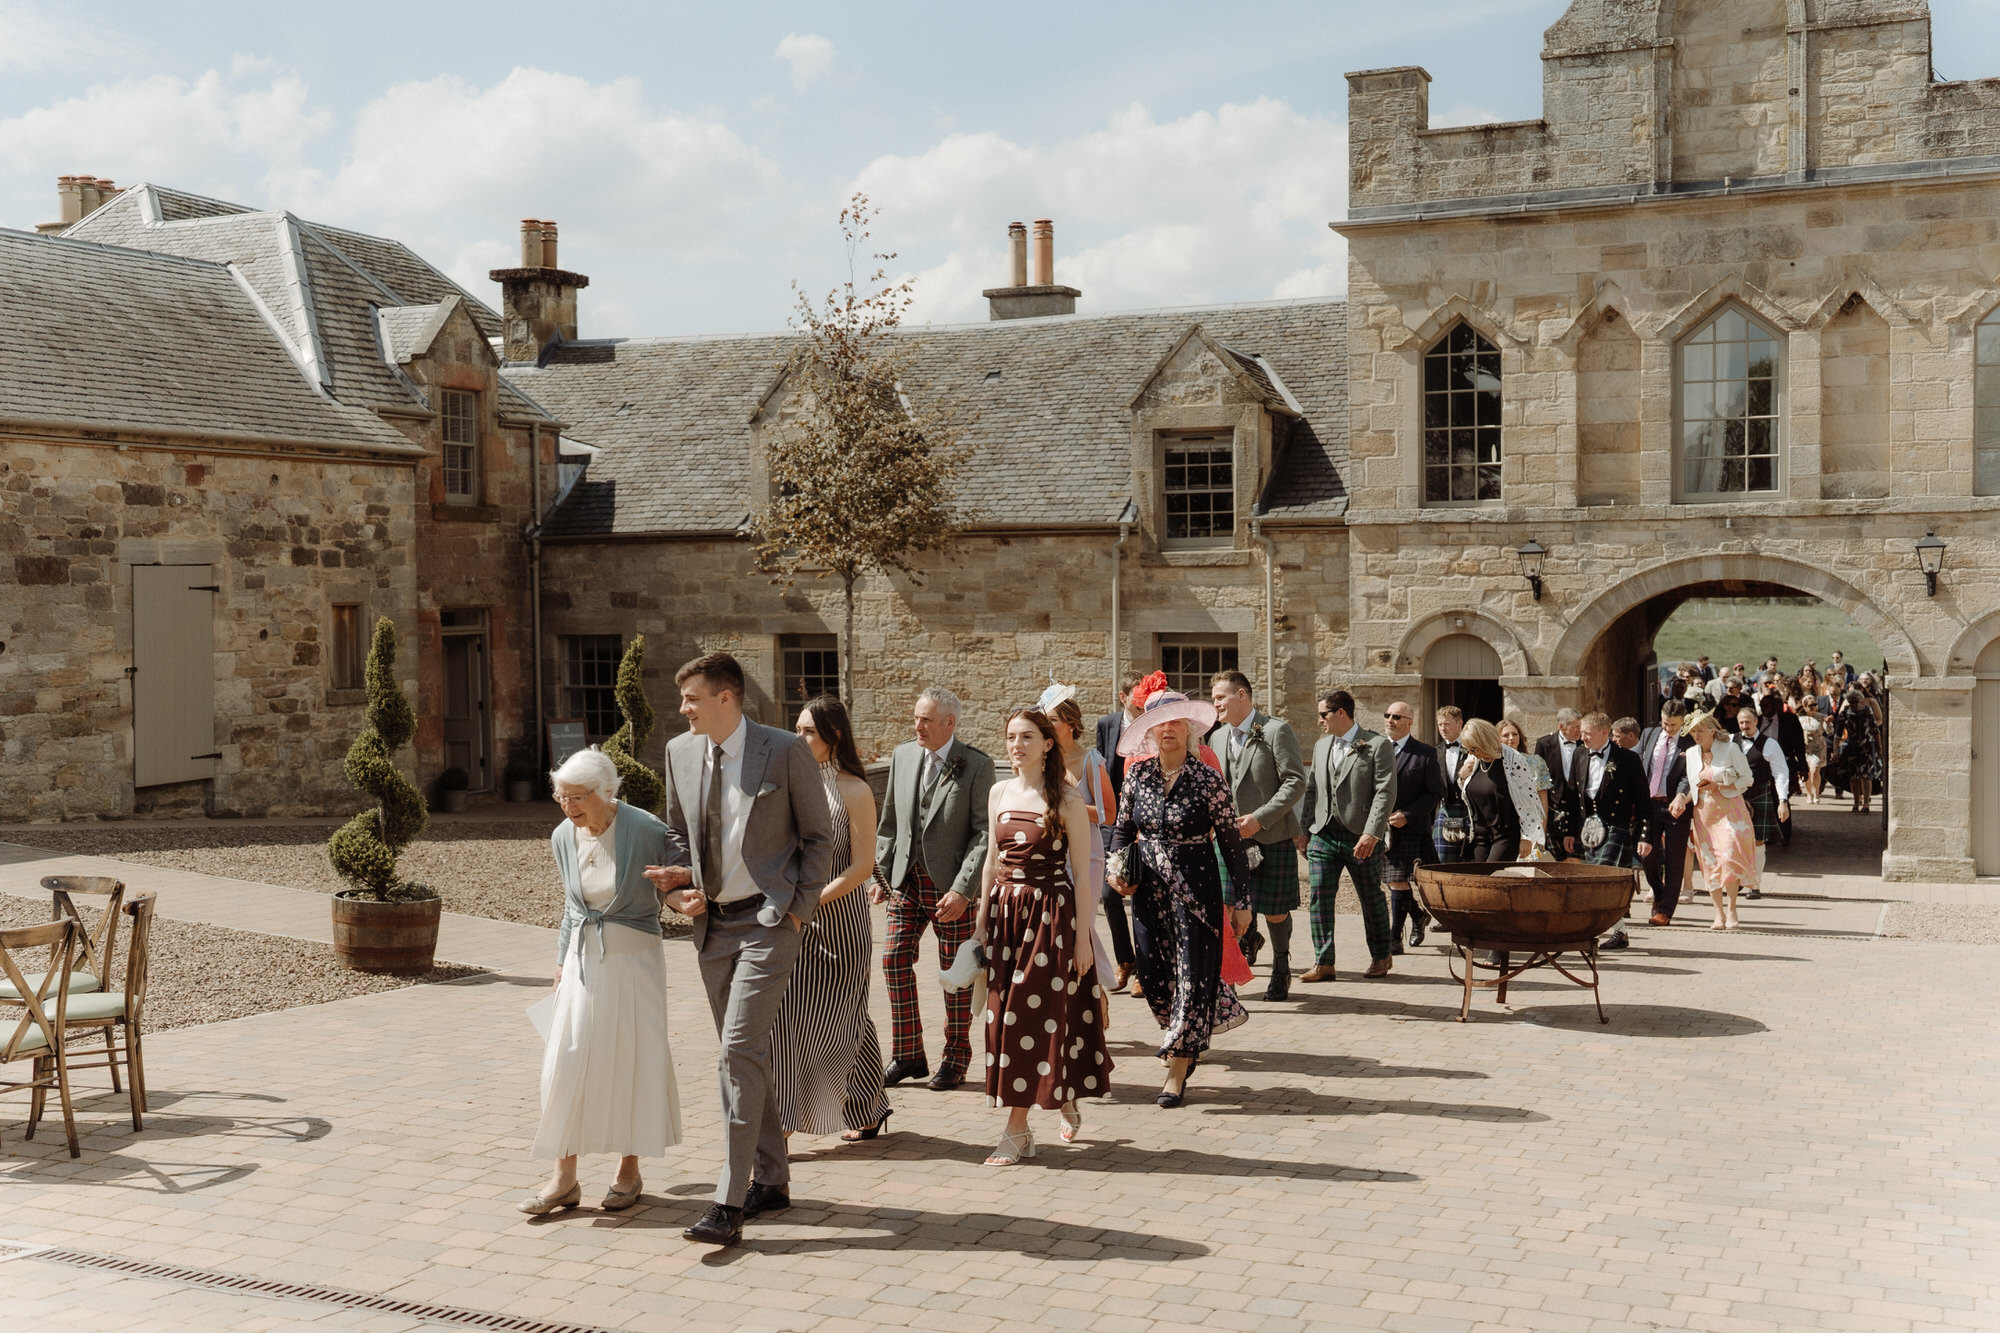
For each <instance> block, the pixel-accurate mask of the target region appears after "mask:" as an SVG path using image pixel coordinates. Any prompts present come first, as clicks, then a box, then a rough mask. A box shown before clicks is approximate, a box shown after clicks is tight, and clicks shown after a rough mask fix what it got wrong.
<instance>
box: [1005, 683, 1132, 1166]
mask: <svg viewBox="0 0 2000 1333" xmlns="http://www.w3.org/2000/svg"><path fill="white" fill-rule="evenodd" d="M1007 758H1008V761H1009V762H1010V763H1012V765H1013V767H1014V776H1013V778H1012V779H1011V780H1010V781H1007V782H1004V783H996V784H995V785H994V787H993V794H992V797H991V798H990V801H989V804H988V806H987V817H988V820H989V830H988V831H989V837H988V839H987V847H986V865H985V869H984V872H983V873H982V875H981V877H980V896H979V929H978V932H977V933H978V938H979V939H980V940H981V941H982V942H983V944H984V945H985V948H986V960H987V962H986V967H987V971H986V1095H987V1096H989V1097H991V1098H992V1099H993V1104H994V1105H995V1106H1004V1107H1006V1108H1007V1128H1006V1131H1005V1132H1004V1133H1003V1134H1002V1135H1001V1137H1000V1144H999V1146H998V1147H996V1148H995V1149H994V1150H993V1152H992V1155H991V1156H989V1157H987V1159H986V1164H987V1165H988V1166H1012V1165H1014V1164H1015V1163H1016V1162H1018V1161H1020V1160H1021V1159H1022V1158H1023V1157H1033V1156H1034V1155H1035V1135H1034V1131H1033V1130H1031V1129H1029V1128H1028V1109H1029V1108H1030V1107H1035V1106H1039V1107H1041V1108H1042V1109H1043V1110H1046V1111H1059V1112H1061V1114H1062V1121H1063V1123H1062V1138H1063V1141H1064V1142H1065V1143H1067V1142H1070V1141H1072V1140H1073V1139H1075V1137H1076V1135H1077V1133H1078V1131H1079V1130H1081V1129H1082V1127H1083V1117H1082V1116H1081V1115H1080V1114H1079V1113H1078V1111H1077V1109H1076V1103H1077V1100H1078V1099H1079V1098H1083V1097H1102V1096H1104V1095H1105V1093H1106V1092H1107V1091H1108V1090H1109V1088H1110V1081H1111V1056H1110V1055H1109V1054H1108V1053H1107V1052H1106V1050H1105V1045H1104V989H1103V987H1102V986H1100V985H1099V984H1098V981H1097V972H1096V968H1095V966H1094V960H1093V959H1092V957H1091V947H1090V917H1091V914H1092V912H1093V911H1095V909H1096V904H1095V903H1094V902H1092V901H1091V895H1090V894H1088V893H1078V892H1077V891H1076V885H1077V884H1079V883H1084V882H1088V868H1089V859H1090V851H1089V848H1090V839H1091V838H1092V837H1093V836H1095V835H1094V834H1093V832H1092V830H1091V827H1090V816H1089V815H1088V813H1087V812H1086V811H1085V809H1084V805H1083V800H1082V798H1081V797H1079V796H1078V795H1077V794H1076V792H1075V791H1073V790H1072V789H1071V788H1070V787H1069V785H1068V783H1067V782H1066V781H1065V780H1064V777H1063V763H1062V750H1061V749H1060V748H1059V747H1058V746H1057V744H1056V731H1055V724H1054V723H1052V722H1050V721H1049V719H1048V718H1047V717H1045V716H1043V715H1042V714H1041V713H1038V712H1035V711H1034V710H1033V709H1029V708H1023V709H1020V710H1018V711H1016V712H1015V713H1014V714H1013V715H1012V716H1010V717H1009V718H1008V719H1007Z"/></svg>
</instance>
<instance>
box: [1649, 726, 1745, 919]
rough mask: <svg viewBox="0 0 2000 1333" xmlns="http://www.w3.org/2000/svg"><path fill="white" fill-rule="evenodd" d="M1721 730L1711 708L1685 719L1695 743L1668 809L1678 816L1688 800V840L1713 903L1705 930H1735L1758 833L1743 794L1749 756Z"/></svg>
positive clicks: (1687, 752)
mask: <svg viewBox="0 0 2000 1333" xmlns="http://www.w3.org/2000/svg"><path fill="white" fill-rule="evenodd" d="M1721 731H1722V728H1721V726H1720V725H1719V724H1718V723H1717V722H1716V720H1715V715H1714V714H1713V713H1696V714H1695V715H1694V716H1693V717H1690V718H1689V719H1688V721H1687V733H1688V735H1689V736H1690V737H1691V738H1693V740H1694V744H1692V745H1690V746H1688V748H1687V750H1686V751H1685V755H1686V763H1687V777H1686V784H1687V791H1684V792H1682V793H1680V794H1679V795H1678V796H1676V797H1674V803H1673V805H1672V806H1671V807H1670V809H1671V811H1672V813H1673V816H1674V818H1676V819H1678V818H1680V816H1681V814H1682V813H1683V812H1684V811H1685V810H1687V808H1688V806H1689V804H1690V799H1692V804H1693V806H1694V820H1693V823H1692V825H1691V827H1690V830H1689V834H1690V836H1689V838H1688V842H1689V845H1690V846H1692V847H1693V848H1694V854H1695V860H1696V861H1697V862H1698V863H1699V864H1700V866H1701V873H1702V878H1703V879H1705V880H1707V881H1708V896H1709V898H1710V899H1711V900H1712V901H1713V902H1714V903H1715V920H1714V922H1713V923H1711V925H1710V926H1709V929H1711V930H1734V929H1736V927H1737V924H1738V923H1737V920H1736V893H1737V890H1739V889H1746V888H1754V887H1756V885H1757V838H1756V833H1755V830H1754V829H1753V827H1752V825H1751V822H1750V807H1749V805H1748V804H1746V803H1745V801H1744V799H1743V793H1744V792H1746V791H1748V790H1749V789H1750V784H1751V782H1752V781H1753V780H1754V779H1753V777H1752V775H1751V772H1750V761H1749V760H1748V759H1745V758H1744V757H1743V752H1742V751H1741V750H1739V749H1737V748H1736V746H1735V745H1734V744H1732V743H1731V742H1729V741H1727V740H1725V739H1723V738H1722V735H1721ZM1690 792H1691V793H1693V796H1692V798H1690V796H1689V793H1690Z"/></svg>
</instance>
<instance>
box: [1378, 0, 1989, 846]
mask: <svg viewBox="0 0 2000 1333" xmlns="http://www.w3.org/2000/svg"><path fill="white" fill-rule="evenodd" d="M1543 70H1544V78H1545V81H1546V91H1545V95H1544V109H1543V116H1542V118H1541V119H1538V120H1533V121H1525V122H1517V123H1512V124H1503V125H1481V126H1469V127H1464V128H1449V129H1433V128H1431V127H1430V125H1429V122H1428V115H1427V97H1428V85H1429V82H1430V77H1429V75H1427V74H1426V73H1425V72H1424V71H1423V70H1422V69H1419V68H1416V67H1403V68H1397V69H1383V70H1369V71H1365V72H1362V73H1357V74H1351V75H1349V76H1348V86H1349V107H1350V117H1351V125H1352V129H1351V140H1350V143H1351V161H1350V181H1351V196H1350V205H1351V207H1350V214H1349V217H1348V219H1347V220H1346V221H1345V222H1344V223H1341V224H1339V225H1338V230H1339V231H1340V232H1341V234H1342V235H1344V236H1345V237H1346V238H1347V240H1348V243H1349V300H1350V306H1349V310H1348V356H1349V367H1350V370H1349V391H1348V392H1349V400H1350V402H1351V404H1352V405H1353V406H1352V419H1351V425H1352V429H1351V432H1350V436H1349V453H1350V457H1351V463H1350V466H1349V470H1348V472H1347V474H1346V476H1347V484H1348V489H1349V503H1348V512H1347V514H1346V525H1347V531H1348V536H1349V541H1350V543H1351V551H1350V556H1349V561H1350V583H1349V587H1350V602H1349V616H1350V624H1349V638H1348V642H1347V645H1346V654H1345V660H1344V661H1343V662H1342V663H1341V667H1342V674H1344V675H1345V676H1346V677H1347V678H1348V679H1350V680H1351V681H1353V682H1354V683H1355V685H1356V686H1357V688H1358V692H1359V693H1360V694H1361V695H1362V696H1363V697H1364V698H1365V699H1367V700H1369V701H1370V702H1372V703H1375V704H1379V703H1381V702H1384V701H1386V700H1387V699H1388V698H1389V697H1391V696H1392V695H1396V694H1402V693H1407V692H1410V691H1414V690H1417V689H1420V688H1428V689H1430V690H1431V691H1432V692H1433V693H1435V692H1436V691H1437V690H1438V689H1439V688H1441V687H1448V688H1450V689H1452V690H1460V689H1463V688H1465V686H1464V685H1463V684H1462V678H1468V677H1471V678H1478V679H1480V680H1481V681H1483V682H1484V683H1485V685H1486V687H1487V688H1491V687H1492V685H1493V684H1495V683H1497V687H1498V689H1499V690H1500V691H1502V692H1504V695H1505V699H1506V703H1507V706H1508V707H1510V708H1519V709H1520V710H1522V711H1523V712H1525V713H1528V714H1530V715H1537V714H1540V715H1546V714H1547V713H1548V712H1549V711H1550V710H1551V709H1552V708H1554V707H1555V706H1557V705H1561V704H1567V703H1577V704H1584V705H1597V706H1602V707H1607V708H1610V709H1613V710H1617V711H1628V712H1636V711H1638V710H1639V709H1640V708H1641V707H1642V706H1643V705H1644V703H1645V702H1646V700H1645V698H1644V695H1643V689H1642V679H1643V677H1642V671H1643V669H1644V666H1645V664H1646V663H1647V662H1648V661H1649V660H1650V644H1651V640H1652V637H1653V634H1654V632H1655V631H1656V630H1657V629H1658V628H1659V627H1660V625H1661V623H1662V622H1663V621H1664V620H1665V619H1666V617H1667V615H1668V614H1670V613H1671V611H1672V610H1673V609H1674V608H1675V607H1676V606H1678V605H1679V604H1680V603H1681V602H1683V601H1685V600H1686V599H1688V598H1690V597H1695V596H1704V595H1712V594H1717V593H1726V594H1761V593H1765V592H1797V593H1808V594H1811V595H1813V596H1816V597H1819V598H1821V599H1823V600H1825V601H1827V602H1829V603H1831V604H1833V605H1835V606H1837V607H1839V608H1840V609H1841V610H1843V611H1845V612H1846V613H1847V614H1848V615H1849V616H1850V617H1852V618H1853V619H1854V620H1855V621H1856V622H1857V623H1859V624H1860V625H1861V626H1863V627H1864V628H1865V629H1866V630H1867V631H1868V632H1869V633H1870V634H1871V635H1872V636H1873V637H1874V638H1875V640H1876V642H1877V643H1879V644H1880V645H1881V646H1882V648H1883V650H1884V653H1885V655H1886V657H1887V665H1888V671H1889V675H1890V677H1891V681H1892V695H1891V702H1890V708H1889V713H1890V717H1889V737H1890V764H1891V770H1892V775H1893V776H1892V780H1891V785H1890V827H1889V850H1888V854H1887V856H1886V858H1885V861H1884V871H1885V873H1886V874H1888V875H1890V876H1892V877H1896V878H1924V879H1947V880H1957V879H1967V878H1970V877H1971V876H1972V874H1973V873H1974V871H1975V869H1977V870H1978V871H1980V872H1982V873H1988V874H1993V873H2000V838H1996V835H1995V834H1994V833H1992V832H1991V830H1994V829H1995V828H1996V827H2000V820H1996V819H1995V817H1994V816H1995V814H1996V806H2000V781H1996V774H2000V745H1996V744H1994V743H1992V740H1991V739H1989V741H1988V743H1986V744H1984V745H1983V746H1981V747H1979V748H1980V753H1981V759H1980V762H1979V766H1978V768H1977V769H1976V770H1975V767H1974V764H1973V760H1972V753H1973V749H1974V746H1973V734H1974V729H1975V727H1979V728H1985V729H1986V730H1987V731H1992V730H1994V729H1995V728H2000V696H1996V694H1995V693H1994V691H1995V690H1996V688H2000V680H1995V681H1986V682H1982V680H1981V678H1983V677H1990V676H2000V648H1996V647H1994V646H1993V645H1994V643H1995V641H1996V638H2000V586H1996V575H1995V569H1996V564H2000V561H1996V557H2000V542H1997V541H1996V538H2000V525H1996V521H1995V519H1996V509H2000V498H1995V497H2000V468H1996V467H1995V466H1993V464H1994V463H1995V460H1996V459H2000V453H1996V452H1995V451H1996V450H2000V369H1994V368H1992V367H1995V366H2000V316H1996V315H1995V313H1994V310H1995V307H1996V306H1997V305H2000V277H1996V274H2000V81H1995V80H1985V81H1981V82H1975V83H1938V82H1935V81H1933V78H1932V74H1931V65H1930V25H1929V15H1928V11H1927V10H1926V8H1925V7H1924V6H1923V5H1921V4H1912V3H1907V0H1894V2H1893V3H1888V2H1885V0H1681V3H1674V0H1645V2H1641V0H1576V3H1574V4H1573V5H1572V6H1571V7H1570V9H1569V11H1568V13H1566V14H1565V15H1564V16H1563V18H1562V19H1561V20H1560V21H1559V22H1557V23H1556V24H1555V25H1554V26H1553V27H1551V28H1550V29H1549V30H1548V34H1547V45H1546V49H1545V51H1544V53H1543ZM1932 530H1935V532H1936V533H1937V534H1938V536H1939V537H1941V538H1943V539H1944V540H1945V541H1946V543H1947V551H1948V560H1947V565H1946V568H1945V571H1944V573H1943V575H1942V577H1941V578H1939V579H1938V580H1937V588H1936V592H1935V595H1932V594H1931V593H1930V591H1929V589H1928V587H1927V582H1926V579H1925V577H1924V575H1923V573H1922V572H1921V571H1920V569H1919V566H1918V558H1917V554H1916V551H1915V549H1914V548H1915V545H1916V543H1917V541H1918V540H1919V539H1920V538H1922V537H1924V535H1925V534H1926V533H1927V532H1930V531H1932ZM1530 542H1533V543H1536V544H1537V545H1539V546H1540V547H1542V548H1545V550H1546V552H1547V556H1546V563H1545V564H1544V566H1543V568H1542V571H1541V580H1542V582H1541V588H1542V590H1541V591H1540V592H1539V593H1538V592H1537V591H1534V590H1531V588H1530V586H1529V583H1528V581H1527V580H1526V579H1525V578H1524V577H1523V576H1522V572H1521V565H1520V558H1519V556H1518V555H1517V551H1518V550H1519V549H1520V548H1521V547H1523V546H1524V545H1526V544H1528V543H1530ZM1977 816H1983V826H1984V830H1985V831H1983V832H1982V833H1981V834H1979V835H1978V836H1979V837H1980V838H1981V839H1982V840H1981V841H1980V842H1979V843H1978V844H1977V845H1975V843H1974V834H1973V833H1972V832H1970V831H1969V830H1970V829H1971V827H1972V826H1973V825H1974V824H1975V823H1979V822H1980V819H1979V818H1978V817H1977Z"/></svg>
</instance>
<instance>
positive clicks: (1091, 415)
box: [503, 300, 1347, 537]
mask: <svg viewBox="0 0 2000 1333" xmlns="http://www.w3.org/2000/svg"><path fill="white" fill-rule="evenodd" d="M1195 324H1200V325H1201V326H1202V329H1203V330H1204V332H1205V333H1207V335H1208V336H1209V337H1210V338H1211V339H1213V340H1215V341H1217V342H1219V343H1222V344H1224V345H1225V346H1226V347H1228V348H1229V349H1231V353H1232V355H1233V356H1235V357H1236V359H1237V360H1238V361H1239V363H1240V364H1241V365H1243V367H1244V368H1245V370H1246V371H1247V372H1248V373H1249V375H1250V377H1251V380H1252V383H1253V384H1255V385H1256V386H1257V387H1258V391H1259V392H1260V393H1263V394H1265V395H1267V399H1268V401H1270V402H1271V403H1273V405H1274V406H1277V407H1279V408H1280V409H1281V410H1286V411H1289V409H1288V408H1286V407H1285V400H1284V397H1283V394H1282V393H1281V392H1280V391H1279V389H1278V388H1277V386H1276V385H1274V384H1273V383H1272V382H1271V380H1270V377H1269V376H1268V375H1267V374H1265V373H1264V371H1263V370H1262V368H1261V367H1259V366H1257V364H1256V363H1255V361H1254V360H1251V359H1250V358H1254V357H1260V356H1261V357H1263V358H1264V359H1265V360H1266V361H1268V362H1269V363H1270V364H1271V366H1272V367H1273V369H1275V370H1276V371H1277V373H1278V375H1279V376H1280V377H1281V378H1282V380H1283V382H1284V385H1285V387H1286V388H1288V389H1289V390H1290V391H1291V393H1292V395H1293V396H1294V397H1295V398H1296V399H1297V401H1298V403H1299V406H1300V407H1301V408H1303V409H1304V412H1305V416H1304V419H1303V420H1301V421H1298V422H1296V423H1295V424H1294V425H1293V426H1292V428H1291V432H1290V437H1289V441H1288V444H1287V447H1286V450H1285V454H1284V456H1283V457H1282V458H1281V459H1280V462H1279V468H1278V475H1277V476H1276V477H1275V478H1274V480H1273V481H1272V482H1271V484H1270V485H1269V486H1268V487H1267V489H1266V499H1267V501H1268V503H1269V506H1270V512H1271V513H1272V514H1273V515H1274V516H1284V517H1296V518H1306V517H1337V516H1338V515H1340V514H1341V513H1342V512H1344V509H1345V505H1346V489H1345V487H1344V486H1343V485H1342V482H1341V476H1340V473H1341V468H1342V467H1343V466H1344V465H1345V463H1346V446H1347V394H1346V373H1347V364H1346V350H1347V348H1346V344H1347V316H1346V307H1345V305H1344V304H1343V303H1341V302H1339V301H1325V300H1320V301H1286V302H1271V303H1264V304H1257V305H1239V306H1214V307H1202V308H1190V309H1185V310H1153V311H1139V312H1131V313H1125V314H1111V315H1097V316H1075V315H1071V316H1058V317H1053V318H1048V319H1024V320H1005V321H998V322H994V323H989V324H973V325H954V326H946V327H917V328H912V329H910V330H908V333H907V336H909V337H912V338H915V339H916V340H917V342H918V351H917V354H916V356H915V358H914V361H913V364H912V366H911V368H910V374H909V376H908V377H907V379H906V381H905V383H906V387H907V388H908V391H909V392H910V394H911V396H912V397H913V398H918V399H932V398H935V397H942V398H944V399H945V400H947V401H949V402H952V403H954V404H957V405H958V406H959V407H961V408H962V409H964V410H966V411H967V412H969V413H974V414H976V420H975V421H974V422H973V424H972V426H971V427H970V428H969V429H968V430H967V432H966V441H967V443H968V444H969V445H970V446H971V448H972V459H971V464H970V476H969V477H968V478H967V480H966V483H965V485H964V486H963V488H962V492H961V493H963V494H967V495H971V496H981V495H993V494H997V493H1000V492H1003V491H1005V490H1008V489H1014V488H1026V489H1028V490H1031V491H1033V492H1035V493H1037V494H1039V495H1042V496H1044V497H1045V503H1044V504H1043V505H1042V506H1041V508H1040V515H1041V516H1042V517H1043V518H1045V519H1046V520H1047V521H1049V522H1051V523H1105V522H1113V521H1115V520H1116V518H1117V516H1118V514H1119V512H1120V511H1121V510H1122V509H1123V508H1124V505H1125V501H1126V498H1127V495H1128V492H1129V491H1130V477H1131V444H1130V442H1131V401H1132V398H1133V395H1134V394H1136V393H1137V392H1138V391H1139V390H1140V389H1141V388H1142V387H1143V386H1144V384H1145V381H1146V379H1147V377H1148V376H1149V375H1150V374H1151V373H1152V371H1153V368H1154V366H1155V365H1156V364H1157V363H1158V361H1159V360H1160V358H1161V357H1162V356H1163V355H1165V354H1166V352H1167V351H1168V350H1169V349H1171V348H1172V347H1173V346H1174V345H1175V343H1177V342H1178V341H1179V340H1180V339H1181V338H1182V337H1183V336H1185V335H1186V333H1187V331H1188V330H1189V328H1191V327H1192V326H1193V325H1195ZM792 345H793V335H790V334H767V335H755V336H742V337H718V338H667V339H635V340H629V341H605V342H581V343H570V344H567V345H565V346H563V347H561V348H559V349H557V350H556V351H554V352H553V353H552V354H551V355H550V356H549V357H548V358H547V359H546V361H545V363H544V364H543V365H541V366H525V365H514V366H508V367H507V368H506V369H505V370H504V371H503V374H504V375H505V376H506V377H507V378H508V379H509V380H510V381H511V382H512V383H514V384H516V385H518V386H520V387H521V388H523V389H525V390H526V391H527V392H528V393H529V394H531V395H532V396H533V397H534V398H535V399H536V400H537V401H538V402H540V403H542V404H543V405H544V406H546V407H547V408H548V409H549V411H551V412H552V413H554V414H555V415H556V416H557V417H558V418H560V419H561V420H562V421H564V422H565V423H567V426H566V433H567V434H569V435H571V436H574V437H575V438H577V439H579V440H582V441H584V442H585V443H587V444H591V445H595V446H598V447H599V448H600V449H602V450H603V453H602V454H600V455H599V456H598V457H597V458H596V459H594V460H593V461H592V463H591V465H590V471H589V472H588V473H587V474H586V476H585V478H584V480H583V481H582V482H581V483H579V484H578V486H577V487H576V488H575V489H574V490H573V491H572V492H571V494H570V498H569V500H568V501H567V502H565V504H564V506H563V508H562V509H561V510H560V511H559V512H558V513H557V514H556V515H555V516H554V517H553V519H552V520H551V526H550V533H551V535H553V536H567V537H586V536H592V535H616V534H628V533H646V532H661V531H726V530H730V529H733V528H734V527H735V526H736V524H737V523H738V522H739V521H740V520H741V519H742V517H743V516H744V515H745V514H746V513H748V512H749V510H750V508H751V498H750V481H751V478H750V461H749V442H750V435H749V419H750V416H751V414H752V413H753V412H754V411H755V410H756V408H757V405H758V400H759V398H760V397H761V396H762V395H763V394H764V393H765V391H766V390H768V389H769V388H770V387H771V385H772V383H773V381H774V379H775V377H776V376H777V375H778V373H779V372H780V370H781V369H782V367H783V365H784V363H785V358H786V356H787V354H788V353H789V351H790V349H791V347H792ZM995 372H997V374H996V373H995Z"/></svg>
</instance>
